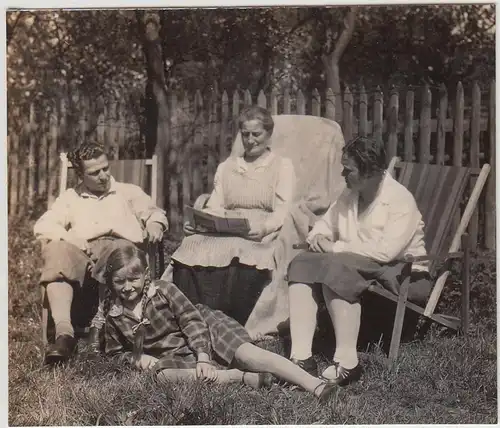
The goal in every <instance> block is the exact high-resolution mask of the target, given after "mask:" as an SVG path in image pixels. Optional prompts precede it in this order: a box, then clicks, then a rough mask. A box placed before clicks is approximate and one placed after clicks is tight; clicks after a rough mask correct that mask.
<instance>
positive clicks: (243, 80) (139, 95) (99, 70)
mask: <svg viewBox="0 0 500 428" xmlns="http://www.w3.org/2000/svg"><path fill="white" fill-rule="evenodd" d="M349 10H350V8H348V7H343V6H336V7H302V8H294V7H267V8H250V9H238V8H233V9H228V8H218V9H194V8H186V9H165V10H154V11H148V13H152V14H154V15H156V19H157V21H158V22H159V39H160V40H159V43H161V49H160V50H159V52H161V56H162V58H161V60H162V63H163V66H164V77H165V89H166V90H167V91H170V92H171V91H175V92H177V93H179V94H181V95H182V93H183V92H186V91H187V92H188V93H190V94H193V93H194V92H195V91H196V90H197V89H200V90H201V91H202V92H205V91H211V90H216V91H219V92H221V91H222V90H224V89H225V90H227V91H229V92H231V91H234V90H236V89H249V90H250V91H251V93H252V94H253V95H254V96H256V95H257V93H258V91H259V90H260V89H263V90H271V89H275V90H277V91H278V92H279V91H280V90H282V89H283V88H285V87H286V88H289V89H290V90H291V91H294V90H297V89H298V88H300V89H302V90H304V91H309V90H311V89H313V88H317V89H318V90H320V92H321V91H324V90H325V89H326V84H327V83H326V82H327V80H328V70H327V69H326V68H325V66H324V62H323V61H322V59H323V58H324V57H325V56H328V55H330V54H331V53H332V52H333V51H334V50H335V48H336V46H337V43H338V41H339V39H340V37H341V34H342V33H343V30H344V29H345V23H346V16H347V14H348V13H349ZM140 16H142V15H141V14H138V13H136V12H135V11H133V10H119V9H115V10H112V9H108V10H33V11H11V12H8V13H7V85H8V107H9V110H8V114H9V127H10V126H11V125H13V124H15V123H16V122H18V121H22V119H21V118H22V117H25V116H26V110H25V109H26V108H27V106H28V105H29V104H30V102H31V101H32V100H33V99H38V100H40V101H41V102H42V105H44V106H45V110H46V111H51V109H55V106H56V105H57V101H58V99H60V98H66V99H68V105H67V106H66V107H67V111H68V114H69V115H70V117H71V115H74V117H75V120H76V118H77V117H78V116H79V108H80V105H81V104H80V103H79V96H80V95H81V94H85V95H86V96H87V97H88V98H89V99H90V107H91V109H92V111H93V112H94V113H95V115H97V114H98V112H99V111H101V110H102V108H103V105H102V103H103V102H107V103H109V102H111V100H113V99H115V100H118V101H120V102H122V103H123V104H125V105H126V106H127V108H128V109H129V110H131V114H132V115H133V116H134V117H136V118H137V123H141V124H142V125H144V116H145V115H144V113H145V109H146V106H147V105H148V104H147V103H145V102H144V98H145V91H146V82H147V79H148V74H147V66H146V61H145V55H144V47H145V45H144V37H145V36H144V34H143V33H144V28H145V27H144V25H141V23H140V22H139V20H140V18H139V17H140ZM354 16H355V20H354V22H355V26H354V31H353V33H352V37H350V38H349V41H348V43H347V45H346V48H345V50H344V51H343V53H342V55H341V57H340V59H339V63H338V66H339V70H340V71H339V76H340V81H339V85H340V88H341V89H342V88H344V87H345V85H349V88H350V89H351V90H356V87H358V85H360V84H361V83H363V84H364V86H365V87H366V88H367V89H368V90H371V89H374V88H375V87H376V86H378V85H380V86H381V88H382V89H383V90H387V89H389V88H390V87H392V86H396V87H406V86H408V85H422V84H424V83H429V84H430V85H432V86H438V85H440V84H442V83H443V84H445V85H446V86H447V87H448V88H449V89H452V88H455V86H456V83H457V82H458V81H462V82H463V83H464V86H465V85H467V84H469V83H471V82H472V81H474V80H477V81H479V83H480V84H481V85H484V86H486V85H487V84H488V81H489V79H491V78H493V77H494V70H495V5H494V4H490V5H484V4H483V5H480V4H458V5H452V4H444V5H410V6H362V7H358V8H356V10H355V12H354ZM141 99H142V102H139V100H141ZM23 109H24V110H23ZM148 109H151V106H149V107H148Z"/></svg>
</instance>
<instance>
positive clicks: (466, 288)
mask: <svg viewBox="0 0 500 428" xmlns="http://www.w3.org/2000/svg"><path fill="white" fill-rule="evenodd" d="M462 250H463V252H464V259H463V266H462V286H461V288H462V290H461V292H462V293H461V294H462V295H461V300H462V302H461V306H462V308H461V309H462V314H461V315H462V316H461V330H462V333H463V334H465V335H467V334H468V333H469V314H470V238H469V235H468V234H466V233H464V234H463V235H462Z"/></svg>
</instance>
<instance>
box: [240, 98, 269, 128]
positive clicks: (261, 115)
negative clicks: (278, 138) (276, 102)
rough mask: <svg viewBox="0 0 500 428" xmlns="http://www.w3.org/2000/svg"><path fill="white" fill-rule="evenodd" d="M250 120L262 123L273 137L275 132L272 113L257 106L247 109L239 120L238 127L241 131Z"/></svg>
mask: <svg viewBox="0 0 500 428" xmlns="http://www.w3.org/2000/svg"><path fill="white" fill-rule="evenodd" d="M249 120H260V121H261V122H262V127H263V128H264V129H265V130H266V131H267V132H268V133H269V135H271V134H272V133H273V130H274V120H273V117H272V116H271V113H269V111H268V110H267V109H265V108H263V107H259V106H256V105H253V106H249V107H246V108H245V109H244V110H243V111H242V112H241V113H240V117H239V120H238V125H239V127H240V129H241V128H242V126H243V124H244V123H245V122H248V121H249Z"/></svg>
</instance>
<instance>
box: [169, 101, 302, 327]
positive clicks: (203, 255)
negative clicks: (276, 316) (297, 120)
mask: <svg viewBox="0 0 500 428" xmlns="http://www.w3.org/2000/svg"><path fill="white" fill-rule="evenodd" d="M239 127H240V132H241V139H242V143H243V148H244V154H243V155H242V156H231V157H229V158H228V159H227V160H225V161H224V162H222V163H221V164H220V165H219V166H218V167H217V171H216V174H215V179H214V189H213V191H212V194H211V195H210V199H209V200H208V202H207V205H206V208H205V209H206V210H207V211H209V212H213V213H219V214H222V213H226V214H235V213H237V214H240V215H242V216H244V217H245V218H247V219H248V220H249V223H250V231H249V232H248V233H247V234H244V235H221V234H214V233H195V234H192V233H194V232H195V231H194V230H193V228H192V227H191V226H190V225H189V224H187V225H186V226H185V232H186V233H187V234H191V236H187V237H186V238H184V240H183V241H182V244H181V246H180V247H179V249H177V251H176V252H175V253H174V254H173V256H172V259H173V282H174V283H175V284H176V285H177V286H178V287H179V288H180V289H181V291H182V292H183V293H184V294H186V295H187V297H188V298H189V299H190V300H191V301H192V302H193V303H203V304H205V305H207V306H209V307H211V308H213V309H220V310H222V311H223V312H225V313H226V314H227V315H229V316H231V317H232V318H234V319H236V320H237V321H238V322H240V323H241V324H243V325H244V324H245V322H246V320H247V319H248V317H249V316H250V312H251V311H252V309H253V307H254V305H255V303H256V302H257V299H258V297H259V295H260V293H261V291H262V288H263V287H264V285H265V284H266V282H267V281H268V280H269V279H270V277H271V271H272V269H274V259H273V254H274V250H275V241H276V238H277V236H278V232H279V230H280V229H281V227H282V225H283V222H284V219H285V216H286V214H287V213H288V211H289V205H290V203H291V201H292V197H293V189H294V184H295V172H294V168H293V164H292V161H291V160H290V159H287V158H284V157H281V156H278V155H276V154H275V153H273V151H272V149H271V147H270V143H271V135H272V133H273V129H274V122H273V119H272V116H271V114H270V113H269V112H268V111H267V110H266V109H264V108H261V107H258V106H250V107H247V108H246V109H245V110H244V111H243V112H242V113H241V114H240V118H239Z"/></svg>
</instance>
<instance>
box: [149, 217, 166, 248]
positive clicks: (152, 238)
mask: <svg viewBox="0 0 500 428" xmlns="http://www.w3.org/2000/svg"><path fill="white" fill-rule="evenodd" d="M146 230H147V232H148V240H149V242H151V243H153V244H154V243H156V242H160V241H161V240H162V238H163V226H162V225H161V223H158V222H156V221H152V222H151V223H148V224H146Z"/></svg>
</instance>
